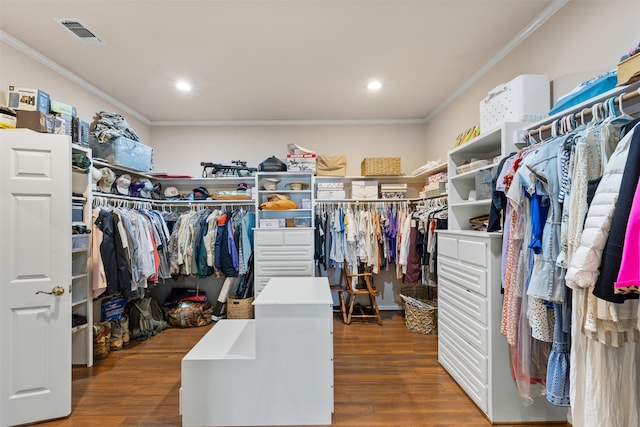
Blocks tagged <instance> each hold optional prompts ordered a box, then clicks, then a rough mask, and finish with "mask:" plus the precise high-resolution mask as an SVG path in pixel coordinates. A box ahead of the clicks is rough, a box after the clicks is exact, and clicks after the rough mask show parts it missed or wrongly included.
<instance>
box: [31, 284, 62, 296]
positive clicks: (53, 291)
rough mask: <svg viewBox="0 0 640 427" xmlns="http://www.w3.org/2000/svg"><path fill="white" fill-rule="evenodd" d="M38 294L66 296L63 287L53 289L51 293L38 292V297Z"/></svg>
mask: <svg viewBox="0 0 640 427" xmlns="http://www.w3.org/2000/svg"><path fill="white" fill-rule="evenodd" d="M38 294H47V295H55V296H57V297H59V296H60V295H62V294H64V288H63V287H62V286H55V287H54V288H53V289H51V292H47V291H38V292H36V295H38Z"/></svg>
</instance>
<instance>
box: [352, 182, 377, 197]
mask: <svg viewBox="0 0 640 427" xmlns="http://www.w3.org/2000/svg"><path fill="white" fill-rule="evenodd" d="M351 198H353V199H358V200H368V199H377V198H378V181H352V182H351Z"/></svg>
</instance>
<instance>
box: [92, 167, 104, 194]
mask: <svg viewBox="0 0 640 427" xmlns="http://www.w3.org/2000/svg"><path fill="white" fill-rule="evenodd" d="M89 172H90V173H91V191H98V182H99V181H100V179H101V178H102V172H100V169H98V168H97V167H95V166H91V168H90V169H89Z"/></svg>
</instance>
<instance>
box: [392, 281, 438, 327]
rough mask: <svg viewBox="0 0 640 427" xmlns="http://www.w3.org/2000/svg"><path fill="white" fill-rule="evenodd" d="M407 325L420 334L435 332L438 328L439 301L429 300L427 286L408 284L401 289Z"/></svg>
mask: <svg viewBox="0 0 640 427" xmlns="http://www.w3.org/2000/svg"><path fill="white" fill-rule="evenodd" d="M400 297H402V300H403V306H404V314H405V319H404V320H405V326H406V327H407V329H409V330H410V331H412V332H417V333H419V334H435V333H437V330H438V303H437V301H435V300H429V299H428V298H429V289H428V287H427V286H422V285H419V286H406V287H404V288H402V289H401V290H400Z"/></svg>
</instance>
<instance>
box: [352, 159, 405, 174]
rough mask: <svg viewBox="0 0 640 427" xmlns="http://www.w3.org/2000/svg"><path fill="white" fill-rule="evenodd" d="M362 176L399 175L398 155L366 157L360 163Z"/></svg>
mask: <svg viewBox="0 0 640 427" xmlns="http://www.w3.org/2000/svg"><path fill="white" fill-rule="evenodd" d="M360 169H361V172H362V176H389V175H391V176H397V175H400V157H366V158H364V159H362V163H361V164H360Z"/></svg>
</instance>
